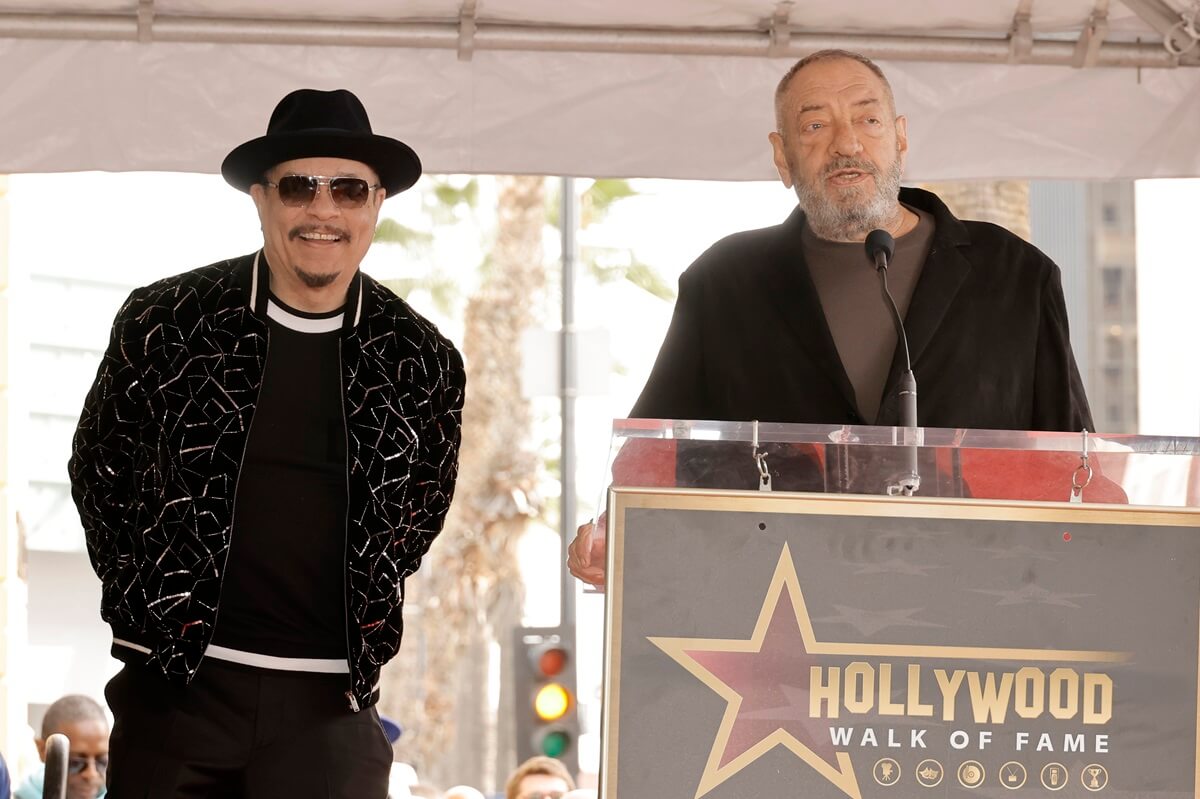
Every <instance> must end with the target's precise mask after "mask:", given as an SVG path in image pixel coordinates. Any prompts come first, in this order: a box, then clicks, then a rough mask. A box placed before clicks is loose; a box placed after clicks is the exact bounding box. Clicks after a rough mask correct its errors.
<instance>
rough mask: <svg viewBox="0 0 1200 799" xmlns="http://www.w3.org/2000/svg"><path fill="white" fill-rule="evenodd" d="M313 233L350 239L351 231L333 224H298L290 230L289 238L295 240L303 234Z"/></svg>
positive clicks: (344, 239)
mask: <svg viewBox="0 0 1200 799" xmlns="http://www.w3.org/2000/svg"><path fill="white" fill-rule="evenodd" d="M313 233H316V234H319V235H323V236H337V237H338V238H340V239H342V240H343V241H350V231H348V230H346V229H344V228H339V227H334V226H333V225H297V226H296V227H294V228H292V229H291V230H289V231H288V240H289V241H295V240H296V239H298V238H300V237H301V236H303V235H306V234H313Z"/></svg>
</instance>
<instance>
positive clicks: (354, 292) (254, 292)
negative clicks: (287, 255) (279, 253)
mask: <svg viewBox="0 0 1200 799" xmlns="http://www.w3.org/2000/svg"><path fill="white" fill-rule="evenodd" d="M262 255H263V251H262V250H261V249H260V250H258V252H256V253H254V264H253V265H252V266H251V267H250V310H251V311H254V312H255V313H262V312H263V309H262V307H261V306H260V305H259V302H258V292H259V272H260V271H261V272H263V273H268V270H267V269H266V268H263V269H262V270H260V269H259V266H258V264H259V259H261V258H262ZM265 266H266V264H265V263H264V267H265ZM364 288H365V286H364V285H363V274H362V272H361V271H359V272H357V273H356V274H355V275H354V280H352V281H351V283H350V295H349V296H351V297H353V298H354V321H353V324H352V325H351V326H352V327H358V324H359V322H361V321H362V312H363V289H364ZM263 290H264V291H269V290H270V289H269V286H268V287H265V288H264V289H263ZM272 305H273V303H272ZM279 310H280V311H282V312H284V313H287V311H286V309H284V308H280V309H279ZM266 312H267V316H269V317H270V318H272V319H274V320H275V321H276V322H279V323H280V324H281V325H284V326H286V327H291V328H292V329H293V330H299V331H300V332H301V333H325V332H328V331H326V330H325V329H324V328H322V329H320V330H310V329H308V328H307V327H306V326H303V325H302V326H301V327H292V325H290V324H289V322H288V321H284V320H283V319H280V318H278V317H276V316H274V315H272V313H271V307H270V306H268V307H267V309H266ZM290 317H293V318H302V317H295V315H294V314H292V315H290ZM337 319H338V320H339V323H340V322H342V321H345V313H344V312H343V313H341V314H339V315H338V316H337ZM289 321H290V320H289Z"/></svg>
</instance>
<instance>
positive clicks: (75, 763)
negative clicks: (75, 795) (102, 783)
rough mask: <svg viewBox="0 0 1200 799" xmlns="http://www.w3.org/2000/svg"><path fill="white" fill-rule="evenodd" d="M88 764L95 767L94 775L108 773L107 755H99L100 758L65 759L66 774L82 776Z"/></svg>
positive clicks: (80, 757) (79, 757)
mask: <svg viewBox="0 0 1200 799" xmlns="http://www.w3.org/2000/svg"><path fill="white" fill-rule="evenodd" d="M88 763H94V764H95V765H96V773H98V774H103V773H104V772H106V771H108V755H100V757H82V756H78V757H69V758H67V773H68V774H72V775H75V774H82V773H83V772H84V771H86V770H87V767H88Z"/></svg>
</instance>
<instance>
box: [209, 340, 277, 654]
mask: <svg viewBox="0 0 1200 799" xmlns="http://www.w3.org/2000/svg"><path fill="white" fill-rule="evenodd" d="M264 328H265V329H264V330H263V341H265V342H266V345H265V346H264V347H263V368H262V374H261V375H259V378H258V390H257V391H255V393H254V411H253V412H252V413H251V414H250V424H249V425H247V426H246V443H245V445H244V446H243V447H242V456H241V457H240V458H238V471H237V477H235V478H234V479H233V499H232V501H231V507H230V509H229V543H228V544H226V546H225V562H224V563H222V564H221V574H220V575H219V578H220V579H219V580H218V582H217V585H218V588H217V607H216V612H215V613H214V614H213V635H215V634H216V632H217V619H218V618H219V617H220V615H221V594H222V593H223V589H224V588H225V572H226V567H227V566H228V565H229V553H230V552H232V551H233V526H234V522H235V521H236V520H237V496H238V488H240V487H241V485H242V471H243V470H244V469H245V468H246V450H248V449H250V433H251V431H253V430H254V420H255V418H257V417H258V404H259V400H261V399H262V387H263V383H264V382H266V377H267V357H268V356H269V355H270V354H271V328H270V326H269V325H264ZM211 641H212V636H211V635H210V636H209V642H211ZM204 649H205V651H208V644H205V646H204ZM203 661H204V653H203V652H202V653H200V660H199V661H197V662H196V668H199V667H200V663H202V662H203Z"/></svg>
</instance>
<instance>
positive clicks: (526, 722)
mask: <svg viewBox="0 0 1200 799" xmlns="http://www.w3.org/2000/svg"><path fill="white" fill-rule="evenodd" d="M515 644H516V649H515V650H514V657H513V661H514V664H513V666H514V668H513V672H514V677H515V685H516V694H515V702H514V709H515V716H516V737H517V740H516V744H517V761H518V762H523V761H524V760H526V759H527V758H529V757H532V756H533V755H546V756H548V757H553V758H556V759H558V760H561V761H562V762H563V763H564V764H565V765H566V767H567V769H568V770H569V771H570V772H571V773H572V774H574V773H575V772H576V771H578V770H579V752H578V749H579V708H578V706H577V702H576V700H575V631H574V629H573V628H570V627H519V628H517V630H516V633H515Z"/></svg>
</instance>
